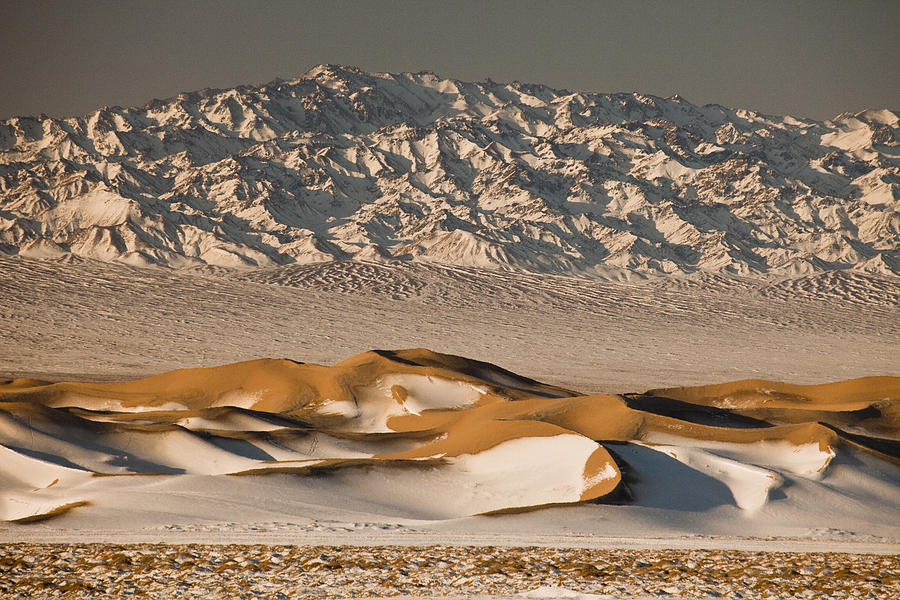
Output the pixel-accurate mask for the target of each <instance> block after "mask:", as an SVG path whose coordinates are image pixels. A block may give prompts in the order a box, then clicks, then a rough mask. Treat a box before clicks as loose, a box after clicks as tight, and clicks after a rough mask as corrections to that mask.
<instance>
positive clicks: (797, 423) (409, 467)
mask: <svg viewBox="0 0 900 600" xmlns="http://www.w3.org/2000/svg"><path fill="white" fill-rule="evenodd" d="M898 406H900V377H867V378H861V379H855V380H849V381H842V382H835V383H829V384H823V385H812V386H797V385H790V384H783V383H777V382H770V381H764V380H743V381H737V382H731V383H725V384H719V385H712V386H700V387H693V388H670V389H656V390H650V391H649V392H646V393H643V394H624V395H609V394H594V395H584V394H580V393H579V392H577V391H574V390H568V389H564V388H561V387H557V386H551V385H546V384H543V383H541V382H538V381H535V380H532V379H529V378H527V377H523V376H520V375H517V374H515V373H512V372H510V371H507V370H504V369H502V368H500V367H497V366H495V365H491V364H489V363H485V362H480V361H475V360H470V359H466V358H463V357H459V356H451V355H446V354H439V353H435V352H432V351H429V350H426V349H421V348H420V349H409V350H399V351H371V352H365V353H363V354H359V355H357V356H354V357H351V358H349V359H347V360H345V361H343V362H340V363H338V364H335V365H334V366H322V365H317V364H304V363H298V362H294V361H290V360H277V359H259V360H252V361H246V362H241V363H235V364H230V365H224V366H219V367H211V368H197V369H183V370H176V371H171V372H168V373H163V374H160V375H155V376H152V377H148V378H145V379H139V380H136V381H126V382H117V383H104V384H98V383H80V382H59V383H51V382H45V381H40V380H34V379H15V380H10V381H7V382H5V383H2V384H0V452H2V455H3V459H2V460H0V490H2V492H0V519H2V520H5V521H12V522H26V521H34V520H38V519H40V518H42V517H44V516H46V517H49V516H53V515H57V514H63V513H65V511H67V510H80V507H82V506H100V507H102V506H103V504H104V498H105V497H106V496H104V494H108V492H109V490H110V489H113V488H114V486H115V485H118V484H117V483H116V482H126V481H127V482H128V485H132V484H133V482H134V477H142V478H145V477H148V476H153V477H152V479H158V478H171V477H201V476H202V477H219V476H226V475H229V476H239V475H240V476H249V477H269V476H287V477H295V478H296V477H299V478H301V479H302V481H303V482H312V481H314V480H319V479H322V478H325V479H328V480H329V482H331V483H335V482H336V484H337V485H338V487H339V488H340V486H341V485H345V486H351V485H353V486H360V485H362V486H365V485H369V484H371V485H374V486H375V487H376V488H377V489H378V490H380V491H378V494H381V496H379V497H380V498H382V500H383V502H384V503H385V504H386V505H390V508H389V510H391V511H394V513H395V514H396V513H399V514H405V513H409V514H411V515H425V516H428V517H429V518H433V519H451V518H457V517H463V516H469V515H475V514H492V513H497V512H509V511H517V510H521V509H533V508H538V507H543V506H549V505H564V504H573V503H583V502H615V503H620V502H622V503H635V502H636V503H641V502H653V501H656V500H655V498H654V497H652V496H654V495H658V494H659V490H658V489H657V488H658V486H657V483H659V482H660V481H663V480H665V481H667V483H666V485H675V486H678V485H679V483H678V482H677V481H674V482H670V481H669V480H668V479H666V477H667V476H668V475H665V474H664V473H663V472H664V471H666V470H667V469H668V470H671V469H687V470H685V471H683V473H684V476H685V486H686V488H685V489H680V490H672V491H673V493H676V495H679V497H681V498H682V501H683V502H684V506H683V508H684V509H685V510H694V509H695V508H696V506H700V505H702V504H703V502H707V501H708V496H709V495H710V493H711V491H712V492H715V493H716V494H719V496H718V497H720V501H721V502H722V503H726V504H731V505H735V506H737V507H739V508H740V509H743V510H744V511H745V512H747V513H748V514H752V513H754V512H755V511H757V510H759V509H760V508H761V507H763V506H765V505H766V504H767V503H768V502H770V501H771V499H772V497H773V494H775V492H776V490H778V489H779V488H781V487H782V486H785V485H790V482H792V481H795V480H805V481H811V482H815V481H818V480H820V479H822V478H823V477H825V476H826V475H827V473H828V470H829V465H830V464H831V462H832V461H833V460H834V459H835V457H836V456H839V455H841V454H846V453H850V452H864V453H866V454H867V455H869V456H871V457H874V458H875V459H877V460H879V461H883V462H884V463H885V464H886V465H888V466H887V467H885V468H888V469H896V464H898V462H900V461H898V458H900V452H898V451H897V449H898V446H900V444H898V442H900V408H898ZM676 464H677V465H678V467H677V468H676V467H675V465H676ZM678 472H679V473H681V472H682V471H678ZM895 479H897V480H898V481H900V477H895ZM101 480H102V484H101V483H100V482H101ZM635 481H637V483H635ZM688 481H690V482H693V484H692V485H693V486H694V487H693V489H688V488H690V486H688V485H687V483H688ZM373 482H374V483H373ZM654 482H656V483H654ZM413 483H414V484H415V487H416V488H417V489H415V490H412V489H406V488H407V487H408V486H409V485H410V484H413ZM121 485H125V483H121ZM888 485H892V484H891V483H890V482H889V483H888ZM110 486H113V488H111V487H110ZM379 486H380V487H379ZM373 493H374V492H373ZM713 495H715V494H713Z"/></svg>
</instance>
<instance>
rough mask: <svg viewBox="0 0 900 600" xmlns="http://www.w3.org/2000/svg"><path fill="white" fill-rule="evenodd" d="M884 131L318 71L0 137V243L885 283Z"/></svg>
mask: <svg viewBox="0 0 900 600" xmlns="http://www.w3.org/2000/svg"><path fill="white" fill-rule="evenodd" d="M898 121H900V119H898V113H897V111H894V112H892V111H889V110H870V111H865V112H861V113H859V114H844V115H839V116H838V117H835V118H834V119H833V120H830V121H824V122H822V121H814V120H810V119H799V118H793V117H774V116H768V115H763V114H759V113H755V112H753V111H749V110H740V109H729V108H725V107H722V106H717V105H706V106H695V105H693V104H691V103H690V102H688V101H686V100H684V99H682V98H679V97H677V96H675V97H671V98H657V97H653V96H647V95H641V94H595V93H577V92H570V91H567V90H556V89H552V88H549V87H546V86H543V85H533V84H524V83H519V82H514V83H508V84H504V83H495V82H493V81H490V80H487V81H484V82H479V83H466V82H461V81H456V80H452V79H443V78H441V77H438V76H437V75H435V74H433V73H429V72H422V73H404V74H398V75H394V74H389V73H366V72H363V71H361V70H359V69H356V68H353V67H338V66H332V65H321V66H318V67H315V68H314V69H312V70H310V71H309V72H307V73H306V74H304V75H302V76H301V77H299V78H296V79H293V80H290V81H283V80H276V81H273V82H271V83H268V84H265V85H261V86H240V87H236V88H232V89H225V90H203V91H199V92H193V93H185V94H180V95H178V96H176V97H174V98H170V99H168V100H154V101H152V102H150V103H149V104H147V105H146V106H143V107H140V108H120V107H106V108H102V109H99V110H97V111H95V112H93V113H91V114H89V115H87V116H85V117H77V118H65V119H57V118H50V117H46V116H39V117H15V118H12V119H8V120H6V121H0V251H2V252H4V253H7V254H21V255H24V256H32V257H45V258H54V257H71V256H78V257H87V258H94V259H99V260H104V261H122V262H127V263H131V264H135V265H140V266H147V265H154V264H158V265H169V266H173V267H185V266H193V265H204V264H207V265H219V266H225V267H235V268H253V267H259V266H274V265H282V264H290V263H313V262H321V261H330V260H339V259H356V260H372V261H383V260H393V259H397V260H413V261H429V262H437V263H442V264H449V265H464V266H478V267H487V268H502V269H516V270H518V269H522V270H529V271H541V272H556V273H574V274H580V275H587V276H599V277H605V276H616V277H619V276H623V275H627V274H631V273H644V274H664V273H679V272H684V273H690V272H696V271H712V272H729V273H736V274H742V275H767V274H774V275H789V274H798V273H813V272H819V271H831V270H845V269H852V270H856V271H864V272H869V273H880V274H883V275H888V276H897V275H900V129H898Z"/></svg>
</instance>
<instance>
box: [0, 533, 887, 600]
mask: <svg viewBox="0 0 900 600" xmlns="http://www.w3.org/2000/svg"><path fill="white" fill-rule="evenodd" d="M539 586H560V587H565V588H567V589H569V590H577V591H581V592H588V593H592V594H612V595H615V596H617V597H630V596H657V595H658V596H668V595H675V596H681V597H684V598H710V597H712V598H717V597H725V598H760V599H765V598H816V599H819V598H878V599H886V598H898V597H900V557H898V556H890V555H887V556H885V555H865V554H825V553H804V554H800V553H783V552H740V551H709V550H592V549H559V548H539V547H528V548H506V547H496V546H487V547H476V546H462V547H456V546H425V547H403V546H367V547H363V546H273V545H254V546H248V545H227V546H226V545H199V544H190V545H162V544H158V545H155V544H129V545H120V544H7V545H5V546H2V547H0V597H2V598H29V599H35V598H64V597H72V598H74V597H79V598H80V597H135V598H166V599H168V598H347V597H377V596H394V595H406V596H428V597H436V596H460V595H465V596H470V595H485V594H489V595H509V594H515V593H520V592H525V591H527V590H531V589H534V588H537V587H539Z"/></svg>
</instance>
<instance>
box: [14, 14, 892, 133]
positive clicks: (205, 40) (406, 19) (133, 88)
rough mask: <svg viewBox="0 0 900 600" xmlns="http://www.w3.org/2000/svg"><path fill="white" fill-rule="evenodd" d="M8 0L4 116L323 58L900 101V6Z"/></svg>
mask: <svg viewBox="0 0 900 600" xmlns="http://www.w3.org/2000/svg"><path fill="white" fill-rule="evenodd" d="M250 4H251V3H249V2H246V1H243V2H219V3H207V2H200V1H185V0H181V1H176V2H170V1H168V0H157V1H154V2H125V1H123V2H106V1H96V0H94V1H91V2H78V1H67V2H25V1H21V2H19V1H11V0H0V118H7V117H9V116H11V115H28V114H38V113H41V112H43V113H47V114H50V115H53V116H64V115H76V114H85V113H88V112H90V111H91V110H93V109H95V108H98V107H100V106H104V105H122V106H135V105H142V104H145V103H146V102H148V101H149V100H151V99H153V98H167V97H170V96H173V95H175V94H177V93H179V92H182V91H192V90H197V89H201V88H204V87H230V86H233V85H237V84H241V83H251V84H256V83H264V82H267V81H270V80H272V79H274V78H275V77H284V78H288V77H293V76H296V75H299V74H301V73H303V72H305V71H307V70H308V69H309V68H310V67H312V66H314V65H316V64H319V63H337V64H345V65H356V66H359V67H361V68H363V69H366V70H370V71H391V72H400V71H421V70H430V71H434V72H436V73H438V74H439V75H442V76H446V77H454V78H457V79H462V80H470V81H478V80H482V79H485V78H488V77H490V78H491V79H493V80H495V81H512V80H520V81H527V82H537V83H546V84H548V85H551V86H554V87H560V88H567V89H570V90H583V91H598V92H632V91H637V92H643V93H649V94H655V95H658V96H669V95H671V94H674V93H678V94H680V95H682V96H684V97H685V98H687V99H688V100H690V101H691V102H694V103H695V104H706V103H718V104H724V105H726V106H732V107H741V108H752V109H756V110H760V111H763V112H766V113H772V114H792V115H797V116H808V117H814V118H820V119H824V118H828V117H831V116H834V115H836V114H838V113H840V112H843V111H848V110H849V111H858V110H862V109H864V108H891V109H898V108H900V1H897V0H889V1H883V2H878V1H871V2H867V1H853V0H843V1H841V2H836V1H834V0H817V1H813V2H799V1H797V2H791V1H788V0H781V1H775V2H768V1H766V2H763V1H758V2H753V1H749V0H747V1H744V2H731V1H728V0H719V1H711V2H679V1H674V0H673V1H670V2H645V1H641V2H637V1H636V2H600V1H597V2H525V1H521V2H499V1H495V2H490V1H487V0H484V1H481V2H450V1H449V0H448V1H445V2H343V1H336V0H330V1H328V2H274V1H273V2H266V3H260V4H257V5H251V6H248V5H250Z"/></svg>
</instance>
